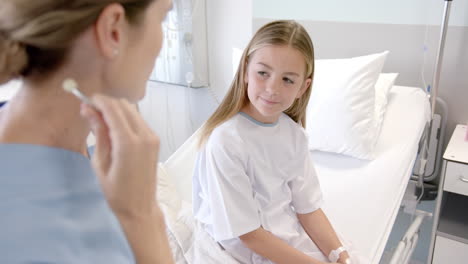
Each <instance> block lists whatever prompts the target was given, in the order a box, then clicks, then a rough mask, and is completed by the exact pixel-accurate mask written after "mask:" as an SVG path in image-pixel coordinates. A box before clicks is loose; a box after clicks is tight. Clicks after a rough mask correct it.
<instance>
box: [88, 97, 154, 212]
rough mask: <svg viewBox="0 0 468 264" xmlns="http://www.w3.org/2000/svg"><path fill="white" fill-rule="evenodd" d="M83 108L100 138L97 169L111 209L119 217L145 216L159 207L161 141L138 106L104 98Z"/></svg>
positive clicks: (95, 100) (95, 158)
mask: <svg viewBox="0 0 468 264" xmlns="http://www.w3.org/2000/svg"><path fill="white" fill-rule="evenodd" d="M92 101H93V103H94V105H95V106H96V108H97V109H94V108H93V107H90V106H89V105H85V104H83V105H82V111H81V114H82V115H83V116H84V117H85V118H86V119H87V120H88V121H89V123H90V125H91V129H92V131H93V133H94V135H95V137H96V147H95V152H94V155H93V158H92V162H93V166H94V168H95V170H96V174H97V176H98V178H99V181H100V183H101V186H102V189H103V192H104V194H105V196H106V198H107V201H108V202H109V205H110V207H111V208H112V210H113V211H114V213H115V214H116V215H117V216H118V217H121V216H122V217H142V216H145V215H147V214H151V213H152V211H153V210H154V209H155V208H156V207H157V204H156V200H155V197H156V196H155V192H156V168H157V162H158V153H159V138H158V137H157V136H156V135H155V134H154V133H153V132H152V131H151V129H150V128H149V127H148V126H147V125H146V123H145V121H144V120H143V119H142V118H141V116H140V114H139V113H138V112H137V110H136V108H135V106H134V105H131V104H130V103H129V102H128V101H126V100H124V99H120V100H117V99H112V98H110V97H107V96H104V95H97V96H94V97H93V99H92Z"/></svg>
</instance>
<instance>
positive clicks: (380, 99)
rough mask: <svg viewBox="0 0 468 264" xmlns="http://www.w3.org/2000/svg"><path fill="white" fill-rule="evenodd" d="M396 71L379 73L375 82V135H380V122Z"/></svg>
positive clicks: (385, 109) (396, 74)
mask: <svg viewBox="0 0 468 264" xmlns="http://www.w3.org/2000/svg"><path fill="white" fill-rule="evenodd" d="M397 77H398V73H381V74H380V75H379V78H378V79H377V83H376V84H375V115H374V119H375V125H376V131H377V135H380V130H381V128H382V123H383V120H384V117H385V112H386V111H387V103H388V94H389V93H390V89H391V88H392V87H393V85H394V84H395V80H396V78H397Z"/></svg>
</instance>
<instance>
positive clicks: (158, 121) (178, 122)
mask: <svg viewBox="0 0 468 264" xmlns="http://www.w3.org/2000/svg"><path fill="white" fill-rule="evenodd" d="M138 106H139V109H140V113H141V114H142V116H143V117H144V119H145V121H146V122H147V123H148V124H149V126H150V127H151V128H152V129H153V131H155V132H156V133H157V134H158V136H159V137H160V139H161V149H160V155H159V160H160V161H165V160H166V159H167V158H169V156H170V155H171V154H172V153H174V151H175V150H177V148H178V147H179V146H180V145H182V144H183V143H184V142H185V140H186V139H187V138H188V137H190V135H192V134H193V132H195V130H197V129H198V128H199V127H200V126H201V125H202V124H203V122H205V120H206V119H208V117H209V116H210V115H211V113H212V112H213V111H214V110H215V108H216V106H217V104H216V102H215V100H214V98H213V96H212V95H211V94H210V91H209V90H208V89H207V88H199V89H194V88H190V89H189V88H187V87H184V86H178V85H170V84H164V83H158V82H148V86H147V91H146V96H145V97H144V98H143V100H142V101H140V102H139V104H138Z"/></svg>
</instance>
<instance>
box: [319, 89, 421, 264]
mask: <svg viewBox="0 0 468 264" xmlns="http://www.w3.org/2000/svg"><path fill="white" fill-rule="evenodd" d="M429 119H430V106H429V101H428V99H427V96H426V94H425V93H424V92H423V91H422V90H421V89H419V88H413V87H402V86H394V87H393V88H392V90H391V92H390V98H389V104H388V108H387V112H386V114H385V118H384V123H383V127H382V131H381V134H380V137H379V139H378V143H377V146H376V159H375V160H372V161H362V160H358V159H355V158H351V157H346V156H343V155H339V154H331V153H324V152H312V156H313V160H314V165H315V168H316V170H317V174H318V176H319V179H320V183H321V188H322V191H323V194H324V200H325V204H324V207H323V209H324V211H325V213H326V214H327V216H328V217H329V218H330V221H331V222H332V224H333V226H334V227H335V229H336V230H337V232H338V233H339V234H341V236H343V237H344V238H345V239H346V240H349V241H351V242H352V244H353V246H354V248H355V249H356V250H358V251H359V252H360V254H361V255H363V256H364V257H366V258H367V259H369V260H370V261H371V263H372V264H377V263H379V261H380V258H381V257H382V254H383V251H384V248H385V245H386V243H387V240H388V237H389V235H390V232H391V230H392V226H393V224H394V222H395V218H396V216H397V214H398V210H399V208H400V204H401V201H402V198H403V195H404V193H405V189H406V187H407V184H408V181H409V179H410V177H411V172H412V168H413V164H414V161H415V159H416V154H417V150H418V143H419V138H420V136H421V134H422V132H423V130H424V126H425V124H426V122H427V121H428V120H429Z"/></svg>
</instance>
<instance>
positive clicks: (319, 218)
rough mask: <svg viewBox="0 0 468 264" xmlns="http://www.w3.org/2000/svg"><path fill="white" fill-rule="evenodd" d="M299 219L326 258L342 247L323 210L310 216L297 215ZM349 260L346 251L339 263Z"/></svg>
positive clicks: (309, 214) (341, 255)
mask: <svg viewBox="0 0 468 264" xmlns="http://www.w3.org/2000/svg"><path fill="white" fill-rule="evenodd" d="M297 217H298V218H299V222H300V223H301V225H302V227H303V228H304V229H305V231H306V232H307V234H308V235H309V237H310V239H312V240H313V241H314V243H315V244H316V245H317V246H318V247H319V248H320V250H322V252H323V254H325V256H328V255H329V254H330V252H331V251H332V250H334V249H337V248H339V247H341V246H342V245H341V242H340V240H339V239H338V236H337V235H336V233H335V230H333V227H332V225H331V223H330V221H328V218H327V216H326V215H325V214H324V213H323V211H322V209H318V210H316V211H314V212H312V213H308V214H297ZM348 258H349V255H348V252H346V251H344V252H342V253H341V254H340V258H339V259H338V262H339V263H345V261H346V259H348Z"/></svg>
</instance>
